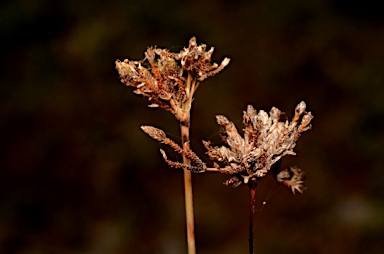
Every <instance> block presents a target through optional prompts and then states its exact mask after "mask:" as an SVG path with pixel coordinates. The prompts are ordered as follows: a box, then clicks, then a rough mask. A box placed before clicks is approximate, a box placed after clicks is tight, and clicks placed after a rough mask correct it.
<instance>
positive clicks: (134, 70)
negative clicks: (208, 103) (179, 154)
mask: <svg viewBox="0 0 384 254" xmlns="http://www.w3.org/2000/svg"><path fill="white" fill-rule="evenodd" d="M206 47H207V46H206V45H205V44H201V45H197V43H196V38H195V37H193V38H192V39H191V40H190V41H189V46H188V48H184V49H183V50H181V51H180V52H179V53H172V52H169V51H168V50H166V49H159V48H156V47H150V48H148V49H147V51H146V52H145V58H144V59H143V60H141V61H131V60H128V59H125V60H124V61H120V60H117V61H116V69H117V71H118V72H119V75H120V78H121V82H122V83H123V84H125V85H127V86H133V87H134V88H136V90H135V91H134V93H136V94H142V95H143V96H145V97H147V98H148V100H149V102H150V103H151V104H150V105H149V106H150V107H162V108H164V109H166V110H168V111H170V112H172V113H173V114H174V115H175V116H176V118H177V119H179V120H180V119H181V118H182V116H183V110H184V109H185V104H186V103H191V102H192V100H193V94H194V93H195V91H196V89H197V87H198V85H199V82H201V81H203V80H205V79H207V78H208V77H211V76H213V75H215V74H217V73H218V72H220V71H221V70H222V69H224V67H225V66H227V65H228V64H229V61H230V59H229V58H225V59H224V60H223V61H222V62H221V64H220V65H218V64H216V63H212V62H211V57H212V53H213V51H214V48H213V47H212V48H211V49H210V50H209V51H206Z"/></svg>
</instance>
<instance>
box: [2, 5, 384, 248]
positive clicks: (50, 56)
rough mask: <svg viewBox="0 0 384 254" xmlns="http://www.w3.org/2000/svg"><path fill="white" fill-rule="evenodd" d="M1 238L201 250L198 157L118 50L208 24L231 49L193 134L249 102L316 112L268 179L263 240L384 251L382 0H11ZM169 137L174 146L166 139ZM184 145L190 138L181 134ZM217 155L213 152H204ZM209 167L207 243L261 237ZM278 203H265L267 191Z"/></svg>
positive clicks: (10, 242) (261, 209) (196, 138)
mask: <svg viewBox="0 0 384 254" xmlns="http://www.w3.org/2000/svg"><path fill="white" fill-rule="evenodd" d="M0 20H1V22H0V42H1V47H0V48H1V49H0V50H1V58H0V59H1V60H0V61H1V65H0V66H1V68H0V140H1V144H0V149H1V152H0V253H7V254H13V253H20V254H35V253H36V254H37V253H55V254H61V253H75V254H80V253H81V254H99V253H100V254H102V253H103V254H104V253H108V254H120V253H156V254H161V253H164V254H179V253H186V243H185V238H186V237H185V224H184V198H183V186H182V173H181V172H180V170H176V169H171V168H168V167H167V166H166V164H165V163H164V162H163V160H162V159H161V156H160V153H159V148H160V147H162V145H159V144H158V143H157V142H155V141H153V140H151V139H150V138H149V137H148V136H146V135H145V134H144V133H142V132H141V130H140V129H139V127H140V125H142V124H152V125H154V126H157V127H160V128H163V129H164V130H165V131H166V132H167V134H168V135H169V136H170V137H172V138H173V139H174V140H175V141H180V138H179V136H180V134H179V129H178V124H177V122H176V121H175V119H174V117H173V116H172V115H171V114H170V113H169V112H165V111H164V110H162V109H150V108H148V107H147V106H146V105H147V101H146V100H145V99H144V98H142V97H140V96H137V95H135V94H133V93H132V91H133V89H132V88H128V87H126V86H124V85H122V84H121V83H120V82H119V78H118V75H117V72H116V70H115V69H114V68H115V67H114V62H115V60H116V59H124V58H126V57H128V58H129V59H135V60H138V59H142V58H143V57H144V54H143V52H144V51H145V50H146V48H147V46H152V45H157V46H158V47H162V48H168V49H170V50H172V51H179V50H180V49H181V48H182V47H184V46H186V45H187V44H188V40H189V39H190V38H191V37H192V36H197V40H198V42H199V43H200V42H203V43H206V44H207V45H208V47H210V46H215V49H216V50H215V54H214V60H215V61H216V62H220V61H221V60H222V59H223V58H224V57H230V58H231V59H232V61H231V63H230V65H229V66H228V67H227V68H226V69H225V70H224V71H223V72H221V73H220V74H219V75H217V76H215V77H213V78H210V79H208V80H207V81H206V82H204V83H202V84H201V86H200V87H199V89H198V91H197V93H196V96H195V101H194V108H193V112H192V126H191V139H192V141H191V145H192V147H193V148H194V150H196V151H197V153H198V154H199V155H201V156H202V157H204V156H205V155H204V150H203V147H202V144H201V140H202V139H205V140H207V139H209V140H212V141H213V142H215V143H216V144H219V137H218V135H217V130H218V126H217V125H216V123H215V118H214V116H215V115H216V114H224V115H226V116H227V117H229V119H231V120H233V121H235V122H236V124H237V126H238V127H239V129H241V128H242V126H241V118H242V111H243V110H245V109H246V106H247V105H248V104H252V105H253V106H254V107H255V108H257V109H264V110H267V111H269V109H270V108H271V107H272V106H277V107H278V108H280V109H281V110H282V111H284V112H287V116H288V117H292V115H293V110H294V108H295V106H296V104H297V103H298V102H300V101H301V100H304V101H305V102H306V103H307V106H308V110H310V111H312V113H313V115H314V116H315V118H314V120H313V129H312V130H310V131H309V132H307V133H304V134H303V135H302V137H300V139H299V141H298V144H297V147H296V151H297V156H294V157H289V158H284V159H283V161H282V164H283V166H284V165H297V166H299V167H300V168H302V169H303V170H304V171H305V172H306V176H307V181H306V186H307V189H306V190H305V192H304V194H302V195H301V194H300V195H295V196H294V195H292V194H291V193H290V192H289V190H288V189H286V188H284V187H280V185H279V184H278V183H276V181H275V180H274V179H273V178H272V177H266V178H265V179H264V180H263V181H261V182H260V185H259V187H258V192H257V209H258V212H257V213H256V227H255V246H256V252H257V253H327V254H328V253H381V251H382V250H383V249H384V243H383V242H382V241H381V240H382V239H383V235H384V189H383V184H384V173H383V170H384V167H383V158H384V153H383V149H384V147H383V144H384V142H383V141H384V91H383V90H384V86H383V85H384V84H383V82H384V79H383V77H384V74H383V73H384V47H383V43H384V12H382V9H380V8H379V5H378V3H376V1H372V0H369V1H357V0H352V1H346V0H337V1H331V0H328V1H325V0H323V1H321V0H313V1H301V0H293V1H282V0H268V1H267V0H264V1H246V0H240V1H218V0H214V1H202V0H196V1H153V0H152V1H149V0H148V1H146V0H141V1H117V0H111V1H59V2H55V1H42V0H40V1H39V0H35V1H32V0H24V1H18V0H15V1H7V2H4V3H1V4H0ZM166 149H167V148H166ZM167 151H168V153H169V156H170V157H171V158H172V159H175V160H180V159H181V158H180V156H177V155H175V154H173V153H172V152H171V151H169V149H168V150H167ZM204 158H206V157H204ZM224 179H226V177H225V176H223V175H220V174H215V173H206V174H196V175H194V176H193V181H194V193H195V196H194V201H195V213H196V214H195V215H196V216H195V217H196V218H195V219H196V235H197V250H198V253H199V254H213V253H220V254H232V253H248V239H247V237H248V236H247V234H248V191H247V188H246V187H245V186H240V187H238V188H237V189H233V188H230V187H226V186H223V185H222V182H223V180H224ZM263 201H266V204H265V205H264V206H262V202H263Z"/></svg>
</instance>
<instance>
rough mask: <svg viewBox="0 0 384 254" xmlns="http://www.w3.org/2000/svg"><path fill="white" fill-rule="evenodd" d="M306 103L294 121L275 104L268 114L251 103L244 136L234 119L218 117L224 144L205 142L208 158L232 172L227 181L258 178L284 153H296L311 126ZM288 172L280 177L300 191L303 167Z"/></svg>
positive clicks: (299, 106) (227, 182)
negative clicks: (283, 119)
mask: <svg viewBox="0 0 384 254" xmlns="http://www.w3.org/2000/svg"><path fill="white" fill-rule="evenodd" d="M305 108H306V105H305V103H304V102H300V103H299V104H298V105H297V107H296V109H295V115H294V117H293V119H292V121H291V122H289V121H288V120H286V121H281V120H280V116H281V114H282V113H281V111H280V110H279V109H277V108H275V107H273V108H272V109H271V111H270V112H269V115H268V114H267V113H266V112H265V111H263V110H260V111H259V112H257V111H256V110H255V109H254V108H253V107H252V106H251V105H249V106H248V108H247V111H244V115H243V123H244V126H245V128H244V137H242V136H241V135H240V134H239V133H238V131H237V129H236V127H235V125H234V124H233V122H231V121H229V120H228V119H227V118H226V117H225V116H222V115H219V116H216V120H217V123H218V124H219V125H220V126H221V127H222V129H223V140H224V142H225V146H221V147H213V146H212V145H211V143H210V142H207V141H203V144H204V146H205V148H206V149H207V151H208V152H207V154H208V156H209V158H210V159H211V160H213V161H215V164H214V167H215V168H216V171H219V172H221V173H225V174H230V175H232V178H230V179H229V180H227V181H226V182H225V184H227V185H232V186H235V187H236V186H238V185H240V184H241V183H245V184H247V183H248V182H249V181H250V180H252V181H257V180H259V179H261V178H262V177H264V176H265V175H266V174H267V173H268V172H269V170H270V169H271V167H272V165H274V164H275V163H276V162H277V161H278V160H280V159H281V157H283V156H285V155H295V154H296V153H295V152H294V151H293V148H294V147H295V146H296V141H297V139H298V138H299V136H300V134H301V133H302V132H304V131H307V130H309V129H310V128H311V125H310V122H311V120H312V118H313V116H312V114H311V112H306V111H305ZM287 173H289V174H288V175H287V174H284V173H280V174H277V179H278V180H279V181H280V182H282V183H284V184H285V185H286V186H289V187H291V189H292V191H293V192H294V191H295V190H297V191H299V192H301V190H302V184H303V178H302V172H301V170H299V169H297V168H290V171H287Z"/></svg>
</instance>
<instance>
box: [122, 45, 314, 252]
mask: <svg viewBox="0 0 384 254" xmlns="http://www.w3.org/2000/svg"><path fill="white" fill-rule="evenodd" d="M213 51H214V49H213V48H211V49H210V50H209V51H206V45H205V44H201V45H197V43H196V39H195V38H192V39H191V40H190V41H189V46H188V48H184V49H182V50H181V51H180V52H179V53H172V52H169V51H168V50H166V49H159V48H156V47H150V48H148V49H147V51H146V52H145V58H144V59H143V60H141V61H130V60H128V59H125V60H124V61H120V60H117V61H116V69H117V70H118V72H119V74H120V78H121V82H122V83H123V84H125V85H127V86H132V87H134V88H135V91H134V92H135V93H136V94H141V95H143V96H144V97H147V98H148V100H149V102H150V104H149V107H161V108H164V109H165V110H168V111H170V112H171V113H172V114H173V115H175V117H176V119H177V120H178V121H179V122H180V130H181V137H182V144H181V145H178V144H177V143H176V142H174V141H172V140H171V139H170V138H168V137H167V136H166V134H165V132H164V131H162V130H160V129H158V128H155V127H152V126H142V127H141V129H142V130H143V131H144V132H145V133H147V134H148V135H149V136H150V137H152V138H153V139H155V140H157V141H159V142H161V143H164V144H166V145H168V146H170V147H171V148H172V149H174V150H175V151H176V152H177V153H178V154H180V155H182V157H183V162H178V161H172V160H170V159H168V157H167V155H166V153H165V152H164V151H163V150H161V149H160V152H161V154H162V155H163V159H164V160H165V162H166V163H167V164H168V165H169V166H171V167H174V168H181V169H184V187H185V188H184V189H185V207H186V223H187V242H188V253H189V254H194V253H196V249H195V236H194V218H193V217H194V216H193V199H192V182H191V172H195V173H202V172H207V171H211V172H220V173H224V174H229V175H231V177H230V178H229V179H228V180H226V181H225V182H224V184H226V185H230V186H233V187H237V186H239V185H241V184H242V183H244V184H246V185H248V187H249V192H250V224H249V250H250V253H254V247H253V230H254V226H253V225H254V223H253V218H254V211H255V208H254V202H255V193H256V186H257V183H258V181H259V180H261V179H262V178H263V177H265V176H266V174H268V173H271V174H272V175H273V176H274V177H275V178H276V179H277V181H278V182H280V183H283V184H284V185H285V186H287V187H289V188H290V189H291V191H292V192H293V193H294V194H295V193H296V192H300V193H301V192H302V191H303V184H304V173H303V172H302V171H301V169H299V168H297V167H286V168H284V169H280V170H279V169H278V164H279V163H278V162H280V159H281V158H282V157H283V156H285V155H295V154H296V153H295V152H294V151H293V149H294V148H295V146H296V142H297V140H298V138H299V137H300V135H301V133H303V132H304V131H307V130H309V129H310V128H311V124H310V123H311V121H312V118H313V116H312V114H311V112H307V111H305V110H306V104H305V103H304V102H300V103H299V104H298V105H297V106H296V108H295V114H294V117H293V119H292V120H291V121H288V120H282V115H283V113H282V112H281V111H280V110H279V109H277V108H275V107H273V108H272V109H271V110H270V112H269V114H268V113H266V112H265V111H263V110H260V111H259V112H257V111H256V110H255V109H254V108H253V107H252V106H251V105H249V106H248V108H247V110H246V111H244V114H243V123H244V129H243V131H244V135H243V136H241V135H240V134H239V132H238V131H237V129H236V127H235V125H234V123H233V122H231V121H230V120H228V118H226V117H225V116H223V115H218V116H216V120H217V123H218V124H219V126H220V127H221V137H222V140H223V142H224V145H222V146H220V147H218V146H213V145H212V144H211V143H210V142H209V141H203V144H204V146H205V148H206V150H207V154H208V156H209V158H210V160H212V161H213V167H207V165H206V163H205V162H203V161H202V160H201V159H200V158H199V157H198V155H197V154H196V153H194V152H193V151H192V149H191V148H190V143H189V126H190V110H191V106H192V101H193V96H194V93H195V92H196V89H197V88H198V86H199V84H200V82H202V81H204V80H205V79H207V78H208V77H211V76H213V75H215V74H217V73H218V72H220V71H221V70H223V69H224V67H225V66H227V65H228V63H229V61H230V59H229V58H224V60H223V61H222V62H221V64H220V65H218V64H216V63H211V57H212V54H213Z"/></svg>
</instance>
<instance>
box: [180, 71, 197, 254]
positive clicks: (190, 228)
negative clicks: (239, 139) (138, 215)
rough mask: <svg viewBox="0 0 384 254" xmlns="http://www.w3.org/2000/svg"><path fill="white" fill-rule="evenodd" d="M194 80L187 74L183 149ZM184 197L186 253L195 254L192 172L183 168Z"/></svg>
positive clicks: (186, 134)
mask: <svg viewBox="0 0 384 254" xmlns="http://www.w3.org/2000/svg"><path fill="white" fill-rule="evenodd" d="M195 82H196V81H195V80H194V79H193V78H192V75H191V74H188V79H187V84H186V89H187V94H189V96H188V99H187V101H186V102H185V104H184V105H183V115H182V117H181V118H180V119H179V120H180V131H181V142H182V144H183V149H185V147H186V146H187V145H188V144H187V142H189V126H190V111H191V105H192V99H193V93H194V89H195ZM183 163H184V164H186V165H191V161H190V160H189V159H188V158H186V157H185V156H183ZM184 197H185V216H186V226H187V243H188V254H196V244H195V219H194V212H193V192H192V174H191V171H189V170H187V169H184Z"/></svg>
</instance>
